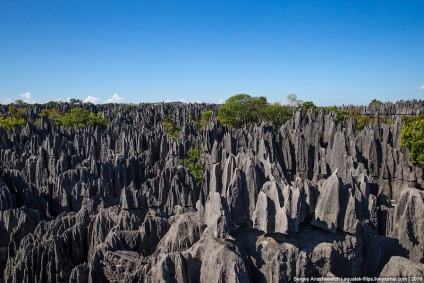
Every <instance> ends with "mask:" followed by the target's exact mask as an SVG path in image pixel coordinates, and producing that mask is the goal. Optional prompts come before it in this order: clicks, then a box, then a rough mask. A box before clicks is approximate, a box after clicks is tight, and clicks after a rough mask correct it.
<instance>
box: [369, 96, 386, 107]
mask: <svg viewBox="0 0 424 283" xmlns="http://www.w3.org/2000/svg"><path fill="white" fill-rule="evenodd" d="M382 103H383V102H381V101H380V100H377V99H375V98H374V99H373V100H371V102H370V106H373V105H378V104H382Z"/></svg>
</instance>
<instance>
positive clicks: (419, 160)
mask: <svg viewBox="0 0 424 283" xmlns="http://www.w3.org/2000/svg"><path fill="white" fill-rule="evenodd" d="M403 120H404V125H403V127H402V145H403V146H405V147H406V148H407V149H408V150H409V152H410V153H411V162H412V164H414V165H415V166H417V167H420V168H424V115H423V114H422V115H420V116H419V117H404V119H403Z"/></svg>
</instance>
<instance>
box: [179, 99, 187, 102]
mask: <svg viewBox="0 0 424 283" xmlns="http://www.w3.org/2000/svg"><path fill="white" fill-rule="evenodd" d="M178 101H179V102H183V103H185V102H187V99H185V98H178Z"/></svg>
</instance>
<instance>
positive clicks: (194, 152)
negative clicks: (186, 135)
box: [181, 148, 205, 186]
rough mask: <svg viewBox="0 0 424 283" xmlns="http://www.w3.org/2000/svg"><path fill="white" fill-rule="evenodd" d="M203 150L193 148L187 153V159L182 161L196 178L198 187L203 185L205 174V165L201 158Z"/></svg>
mask: <svg viewBox="0 0 424 283" xmlns="http://www.w3.org/2000/svg"><path fill="white" fill-rule="evenodd" d="M202 153H203V150H201V149H200V148H193V149H190V150H188V151H187V157H186V158H183V159H181V163H182V164H183V165H184V166H186V167H187V168H188V171H189V172H190V174H191V175H192V176H193V177H194V180H195V181H196V184H197V185H198V186H201V185H202V181H203V174H204V172H205V165H204V164H203V163H201V162H200V156H201V154H202Z"/></svg>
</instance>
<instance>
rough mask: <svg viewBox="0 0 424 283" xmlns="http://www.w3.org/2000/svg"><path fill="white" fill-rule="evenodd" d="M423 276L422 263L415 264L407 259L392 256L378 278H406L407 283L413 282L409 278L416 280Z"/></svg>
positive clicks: (423, 268)
mask: <svg viewBox="0 0 424 283" xmlns="http://www.w3.org/2000/svg"><path fill="white" fill-rule="evenodd" d="M422 276H424V265H423V264H422V263H415V262H413V261H410V260H408V259H407V258H404V257H400V256H394V257H392V258H390V261H389V262H388V263H387V264H386V265H385V266H384V269H383V270H382V271H381V273H380V277H393V278H396V277H397V278H400V277H402V278H408V280H409V282H414V281H415V280H413V279H412V280H411V277H417V280H419V279H418V278H420V277H422Z"/></svg>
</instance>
